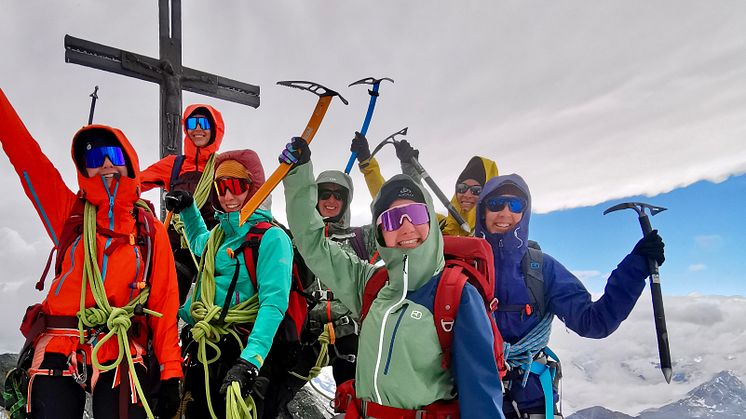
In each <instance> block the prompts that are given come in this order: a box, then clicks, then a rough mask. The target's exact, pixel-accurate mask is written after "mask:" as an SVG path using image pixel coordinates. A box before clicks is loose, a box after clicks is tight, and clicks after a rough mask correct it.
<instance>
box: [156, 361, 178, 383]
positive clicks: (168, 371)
mask: <svg viewBox="0 0 746 419" xmlns="http://www.w3.org/2000/svg"><path fill="white" fill-rule="evenodd" d="M160 367H161V381H165V380H168V379H169V378H178V379H182V378H184V372H183V371H182V370H181V361H169V362H165V363H163V364H161V365H160Z"/></svg>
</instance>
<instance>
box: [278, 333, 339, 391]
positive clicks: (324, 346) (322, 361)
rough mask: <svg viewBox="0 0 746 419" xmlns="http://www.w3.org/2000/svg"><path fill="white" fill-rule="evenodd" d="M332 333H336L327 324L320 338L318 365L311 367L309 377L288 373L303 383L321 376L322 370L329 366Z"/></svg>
mask: <svg viewBox="0 0 746 419" xmlns="http://www.w3.org/2000/svg"><path fill="white" fill-rule="evenodd" d="M332 333H334V332H333V327H332V326H331V324H330V323H327V324H325V325H324V331H323V332H321V334H320V335H319V338H318V341H319V343H321V348H320V349H319V356H318V357H317V358H316V365H314V366H313V367H311V370H310V371H308V376H307V377H304V376H302V375H300V374H298V373H296V372H293V371H288V373H289V374H290V375H292V376H293V377H295V378H298V379H301V380H303V381H311V380H313V379H314V378H316V377H318V376H319V374H321V369H322V368H324V367H326V366H327V365H329V343H330V342H331V334H332Z"/></svg>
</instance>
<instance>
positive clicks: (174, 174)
mask: <svg viewBox="0 0 746 419" xmlns="http://www.w3.org/2000/svg"><path fill="white" fill-rule="evenodd" d="M185 158H186V156H184V155H183V154H179V155H178V156H176V159H175V160H174V165H173V166H171V178H169V180H168V190H169V191H173V190H174V183H175V182H176V179H178V178H179V173H181V166H182V165H183V164H184V159H185Z"/></svg>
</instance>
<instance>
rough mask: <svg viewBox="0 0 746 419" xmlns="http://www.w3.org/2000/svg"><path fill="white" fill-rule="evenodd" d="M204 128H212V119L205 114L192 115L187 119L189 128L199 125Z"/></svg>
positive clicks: (195, 127)
mask: <svg viewBox="0 0 746 419" xmlns="http://www.w3.org/2000/svg"><path fill="white" fill-rule="evenodd" d="M198 124H199V126H200V127H201V128H202V129H210V120H209V119H207V118H205V117H204V116H190V117H189V118H187V119H186V127H187V129H197V125H198Z"/></svg>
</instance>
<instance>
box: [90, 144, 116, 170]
mask: <svg viewBox="0 0 746 419" xmlns="http://www.w3.org/2000/svg"><path fill="white" fill-rule="evenodd" d="M107 158H108V159H109V161H110V162H111V164H113V165H114V166H124V165H125V164H126V162H125V160H124V153H123V152H122V148H121V147H119V146H103V147H93V148H90V149H88V150H86V151H85V165H86V167H88V168H90V169H95V168H98V167H101V166H103V165H104V160H106V159H107Z"/></svg>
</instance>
